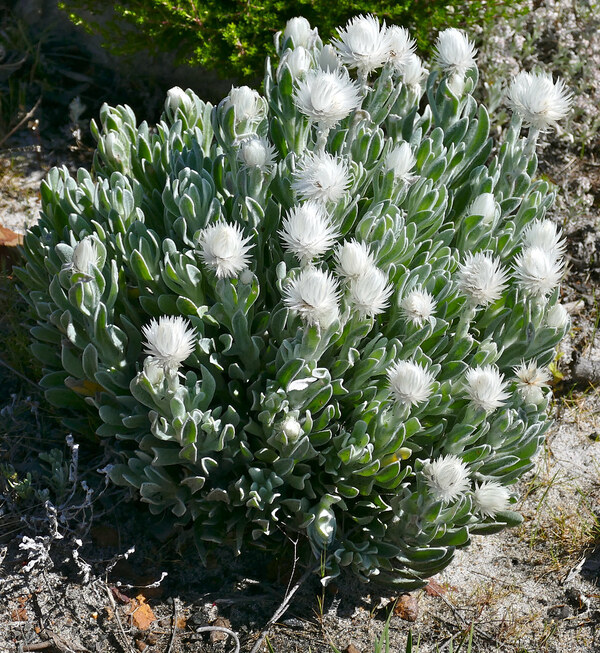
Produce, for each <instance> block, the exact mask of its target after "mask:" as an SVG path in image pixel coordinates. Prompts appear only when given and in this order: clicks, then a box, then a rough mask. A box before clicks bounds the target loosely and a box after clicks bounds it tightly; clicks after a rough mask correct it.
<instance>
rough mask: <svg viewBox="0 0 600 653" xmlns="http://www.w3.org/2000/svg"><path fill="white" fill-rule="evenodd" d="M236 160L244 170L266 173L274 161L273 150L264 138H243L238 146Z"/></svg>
mask: <svg viewBox="0 0 600 653" xmlns="http://www.w3.org/2000/svg"><path fill="white" fill-rule="evenodd" d="M237 158H238V159H239V160H240V161H241V162H242V163H243V164H244V167H246V168H258V169H259V170H262V171H263V172H265V171H268V170H269V169H270V168H271V167H272V166H273V163H274V161H275V148H274V147H273V145H271V143H269V141H268V140H267V139H266V138H260V137H259V136H251V137H249V138H244V139H243V140H242V141H241V142H240V145H239V149H238V152H237Z"/></svg>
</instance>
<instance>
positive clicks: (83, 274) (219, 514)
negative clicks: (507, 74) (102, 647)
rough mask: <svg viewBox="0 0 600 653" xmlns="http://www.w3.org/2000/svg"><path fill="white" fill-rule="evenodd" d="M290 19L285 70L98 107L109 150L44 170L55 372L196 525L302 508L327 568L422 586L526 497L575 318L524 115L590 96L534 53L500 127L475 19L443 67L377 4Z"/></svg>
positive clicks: (71, 407)
mask: <svg viewBox="0 0 600 653" xmlns="http://www.w3.org/2000/svg"><path fill="white" fill-rule="evenodd" d="M276 43H279V49H280V51H279V61H278V62H277V63H276V65H271V62H268V63H267V66H266V77H265V83H264V95H261V94H260V93H258V92H257V91H254V90H252V89H250V88H248V87H239V88H237V87H234V88H232V89H231V91H230V93H229V94H228V95H227V97H226V98H225V99H224V100H223V101H222V102H221V103H219V104H218V105H217V106H215V107H213V106H211V105H210V104H207V103H205V102H203V101H201V100H200V99H199V98H198V97H197V96H196V95H195V94H194V93H193V92H192V91H190V90H187V91H182V90H181V89H172V90H171V91H170V92H169V94H168V96H167V99H166V103H165V112H164V114H163V117H162V119H161V122H160V123H159V125H158V126H157V127H156V129H155V130H151V129H149V128H148V127H147V125H146V123H145V122H143V123H141V124H140V125H138V124H137V120H136V118H135V116H134V114H133V112H132V111H131V110H130V109H129V108H128V107H122V106H120V107H117V108H110V107H104V108H103V110H102V113H101V116H100V118H101V125H100V126H98V125H97V124H96V123H92V133H93V134H94V135H95V137H96V138H97V140H98V148H97V153H96V158H95V164H94V168H95V175H94V176H93V177H92V175H90V173H88V172H87V171H85V170H80V171H79V172H78V174H77V177H76V179H75V178H71V177H70V175H69V173H68V171H67V170H66V168H63V169H54V170H52V171H51V172H50V173H49V175H48V178H47V180H46V181H45V182H44V184H43V188H42V198H43V212H42V218H41V221H40V224H39V226H37V227H36V228H34V229H33V230H32V231H30V232H29V233H28V234H27V236H26V238H25V247H24V249H25V256H26V266H25V268H24V269H22V270H20V271H19V275H20V278H21V281H22V283H23V287H24V288H27V289H28V292H27V299H28V301H30V303H31V306H32V309H33V311H34V312H35V315H36V320H37V324H36V327H35V328H34V330H33V336H34V338H35V339H36V342H35V343H34V346H33V348H34V351H35V352H36V355H38V356H39V357H40V359H41V360H42V361H43V363H44V368H45V369H46V371H47V373H46V376H45V377H44V378H43V379H42V381H41V383H42V385H43V387H44V388H45V389H46V391H47V397H48V399H49V401H51V402H53V403H54V404H55V405H57V406H60V407H61V408H62V409H63V411H64V413H65V414H66V415H67V417H66V419H67V420H68V424H69V426H70V428H71V429H72V430H73V431H74V432H75V431H85V430H86V429H89V428H90V426H89V425H90V424H92V423H93V424H96V425H97V428H96V434H97V436H98V437H100V438H102V439H103V440H104V442H105V447H106V451H107V452H109V453H110V454H111V455H112V456H113V458H114V460H113V462H114V465H113V466H112V467H111V471H110V478H111V479H112V480H113V481H114V483H116V484H118V485H123V486H126V487H130V488H134V489H135V491H136V492H137V493H138V494H139V496H140V498H141V500H142V501H143V502H145V503H146V504H148V506H149V509H150V510H151V511H152V512H153V513H155V514H160V513H162V512H164V511H168V512H170V513H172V514H173V515H174V516H175V517H176V518H177V520H178V523H179V524H181V525H184V526H189V527H190V528H193V529H194V532H195V536H196V537H195V539H196V541H197V543H198V546H199V548H200V550H201V552H202V553H203V552H204V550H205V549H206V548H208V547H210V546H214V545H215V543H216V544H219V543H225V542H230V543H232V544H233V545H234V546H235V547H236V549H237V550H238V551H241V550H242V548H243V547H244V546H246V545H247V544H249V543H252V542H257V543H259V544H260V545H261V546H265V547H268V546H271V547H279V546H281V545H284V544H285V542H287V541H289V537H290V536H292V535H293V536H294V537H295V538H298V536H300V537H299V540H300V541H301V542H306V543H307V544H308V545H309V546H308V548H307V550H308V549H312V551H313V552H314V553H315V555H317V556H320V555H323V556H324V558H323V560H324V569H325V570H326V576H325V578H324V579H323V580H324V582H327V581H328V580H329V579H331V578H332V577H334V576H335V575H337V574H338V573H339V572H340V569H341V567H343V566H346V567H349V568H351V569H352V570H353V571H354V572H355V573H356V574H358V575H360V576H361V577H362V578H364V579H369V578H371V577H374V576H377V577H378V578H379V579H380V580H385V581H388V582H390V583H392V584H394V585H395V586H396V587H397V588H399V589H412V588H415V587H419V586H422V585H423V584H424V582H425V579H426V578H427V577H428V576H430V575H432V574H434V573H437V571H439V570H441V569H443V568H444V567H445V566H446V565H447V564H449V562H450V561H451V559H452V556H453V553H454V551H455V549H456V547H459V546H464V545H466V544H467V543H468V542H469V537H470V535H471V534H474V533H487V532H496V531H498V530H500V529H501V528H504V527H507V526H510V525H514V524H516V523H518V521H519V516H518V514H517V513H515V512H514V511H513V510H511V506H512V505H513V503H514V502H515V498H514V496H513V492H512V491H511V489H510V486H511V484H513V483H514V482H515V481H516V480H517V479H518V478H519V476H520V475H521V474H523V473H524V472H525V471H526V470H527V469H530V467H531V465H532V462H531V460H532V456H533V455H534V454H535V451H536V449H537V447H538V446H539V444H540V442H541V439H542V437H543V433H544V430H545V428H546V427H547V425H548V420H547V416H546V412H545V409H546V406H547V403H548V397H549V393H550V388H549V372H548V365H549V364H550V363H551V361H552V358H553V356H554V349H555V346H556V344H557V343H558V342H559V340H560V339H561V337H562V336H563V335H564V333H565V331H566V329H568V324H569V319H568V315H567V313H566V311H565V309H564V307H562V306H561V304H560V303H559V288H558V284H559V282H560V279H561V276H562V274H563V271H564V263H563V255H564V251H565V244H564V240H563V238H562V236H561V233H560V231H559V230H558V228H557V227H556V226H555V225H554V223H552V222H550V221H549V220H548V219H547V218H546V217H545V216H546V214H547V211H548V208H549V206H550V204H551V202H552V199H553V195H552V193H551V192H550V189H549V186H548V184H547V183H546V182H545V181H543V180H536V179H535V167H536V156H535V138H534V137H533V136H535V135H532V133H531V131H530V133H529V134H528V135H526V136H524V137H521V135H520V132H519V129H517V128H516V126H518V125H520V124H521V123H520V122H519V121H521V120H522V121H524V122H525V123H527V124H528V125H530V130H536V129H537V130H540V129H543V128H544V125H543V124H542V122H541V118H540V116H541V115H542V114H543V113H544V112H545V115H546V118H545V119H546V120H550V121H554V120H557V119H558V118H559V117H560V115H559V114H562V113H563V112H564V110H566V106H567V105H568V102H569V101H568V97H567V96H566V95H565V93H564V88H563V87H562V85H561V84H560V83H558V84H557V83H556V82H552V89H555V90H552V89H551V88H550V86H548V84H547V83H546V82H544V83H542V82H541V81H540V79H541V78H539V79H538V78H535V79H537V80H538V81H537V82H536V81H535V79H534V82H535V83H536V84H538V86H539V89H538V91H539V93H542V92H543V93H547V94H548V98H550V99H552V97H553V98H554V101H555V104H554V108H555V111H554V113H552V112H549V110H548V106H547V105H545V104H544V103H543V102H542V101H541V100H540V102H538V103H537V104H536V103H533V102H531V101H530V98H529V99H528V95H527V94H528V93H531V92H532V91H531V89H529V90H527V89H526V88H525V86H526V84H525V81H527V80H525V78H523V77H522V78H520V79H521V81H519V80H516V81H515V82H514V84H515V86H514V87H513V91H514V92H511V97H512V102H513V105H514V108H515V112H516V118H515V128H514V129H512V130H509V132H508V133H507V136H506V140H505V142H504V143H501V144H499V146H498V147H497V148H495V149H494V148H493V144H492V140H491V138H490V137H489V127H490V124H489V116H488V113H487V110H486V108H485V107H484V106H481V105H478V104H477V102H476V100H475V99H474V98H473V96H472V95H471V93H472V91H473V89H474V87H475V84H476V83H477V70H476V63H475V55H476V52H475V49H474V47H473V45H472V43H471V42H470V40H469V39H468V37H467V36H466V35H465V34H464V33H463V32H461V31H459V30H456V29H450V30H446V31H443V32H442V33H441V34H440V35H439V39H438V43H437V47H436V54H435V59H434V61H433V62H431V64H430V68H431V73H429V74H427V72H426V69H425V66H424V64H423V62H421V61H420V60H419V59H418V57H417V56H416V55H415V54H414V41H413V40H412V38H411V37H410V34H409V33H408V32H407V31H406V30H405V29H403V28H401V27H397V26H387V25H386V24H385V23H383V22H382V21H380V20H379V19H378V18H376V17H375V16H371V15H369V16H359V17H357V18H353V19H352V20H350V21H349V22H348V24H347V25H346V26H343V27H340V29H339V30H338V35H337V37H336V38H335V39H333V40H332V42H331V43H326V44H324V43H323V42H322V40H321V38H320V37H319V34H318V32H317V30H316V29H314V28H313V27H311V26H310V25H309V24H308V22H307V21H306V20H305V19H303V18H295V19H292V20H291V21H289V23H288V24H287V26H286V27H285V29H284V31H283V32H282V33H280V34H279V35H278V37H277V38H276ZM425 78H426V79H425ZM527 79H529V78H527ZM544 79H545V78H544ZM523 80H525V81H523ZM538 82H539V83H538ZM527 83H529V82H527ZM425 86H426V89H425ZM425 90H427V93H426V95H425ZM552 93H554V95H552ZM561 98H562V100H561ZM538 99H540V98H538ZM536 101H537V100H536ZM524 107H525V108H526V109H525V108H524ZM525 110H527V111H528V112H529V113H528V114H527V115H525V113H523V112H524V111H525ZM521 114H523V115H521ZM534 114H535V116H537V117H535V116H534ZM83 390H84V391H85V394H84V393H83ZM94 420H95V421H94Z"/></svg>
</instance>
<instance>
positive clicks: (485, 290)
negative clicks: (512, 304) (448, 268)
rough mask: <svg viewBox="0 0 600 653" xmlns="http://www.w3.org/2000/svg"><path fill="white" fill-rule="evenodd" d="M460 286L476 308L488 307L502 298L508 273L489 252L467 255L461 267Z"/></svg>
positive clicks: (458, 279) (458, 278) (459, 273)
mask: <svg viewBox="0 0 600 653" xmlns="http://www.w3.org/2000/svg"><path fill="white" fill-rule="evenodd" d="M457 281H458V286H459V288H460V291H461V293H462V294H463V295H466V297H468V298H469V300H470V301H471V303H472V304H473V305H474V306H487V305H488V304H492V303H494V302H495V301H497V300H498V299H500V297H502V293H503V292H504V290H505V289H506V286H507V283H506V281H507V273H506V271H505V270H504V269H503V268H502V267H501V266H500V261H499V260H498V259H495V258H494V257H493V256H492V254H490V253H489V252H477V253H476V254H471V253H470V252H469V253H468V254H467V257H466V259H465V262H464V263H462V264H461V265H460V266H459V271H458V277H457Z"/></svg>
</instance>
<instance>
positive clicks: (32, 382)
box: [0, 358, 41, 390]
mask: <svg viewBox="0 0 600 653" xmlns="http://www.w3.org/2000/svg"><path fill="white" fill-rule="evenodd" d="M0 365H2V366H3V367H5V368H6V369H7V370H8V371H9V372H11V373H12V374H14V375H15V376H18V377H19V378H20V379H21V380H22V381H27V383H29V384H31V385H32V386H33V387H34V388H37V389H38V390H40V388H41V386H39V385H38V384H37V383H36V382H35V381H32V380H31V379H28V378H27V377H26V376H25V375H24V374H21V372H19V371H18V370H15V368H14V367H11V366H10V365H9V364H8V363H7V362H6V361H3V360H2V359H1V358H0Z"/></svg>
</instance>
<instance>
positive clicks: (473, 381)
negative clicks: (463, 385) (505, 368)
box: [466, 365, 510, 413]
mask: <svg viewBox="0 0 600 653" xmlns="http://www.w3.org/2000/svg"><path fill="white" fill-rule="evenodd" d="M466 380H467V389H466V390H467V395H468V396H469V399H470V400H471V403H473V404H475V405H476V406H478V407H479V408H483V410H485V412H486V413H491V412H492V411H494V410H496V408H499V407H500V406H502V404H503V403H504V400H505V399H508V397H509V396H510V395H509V394H508V393H507V392H504V390H505V388H506V385H507V384H506V381H504V375H503V374H500V372H499V370H498V368H497V367H495V366H494V365H484V366H483V367H475V368H471V369H470V370H469V371H468V372H467V376H466Z"/></svg>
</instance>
